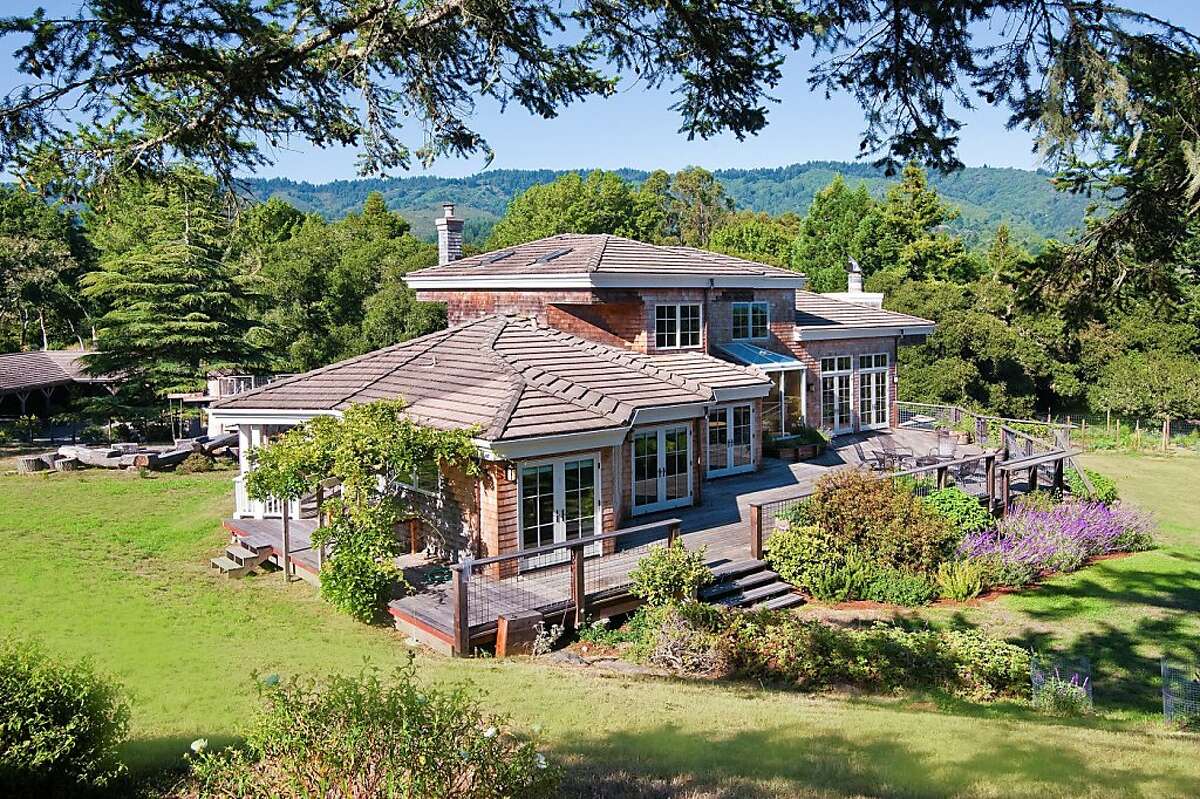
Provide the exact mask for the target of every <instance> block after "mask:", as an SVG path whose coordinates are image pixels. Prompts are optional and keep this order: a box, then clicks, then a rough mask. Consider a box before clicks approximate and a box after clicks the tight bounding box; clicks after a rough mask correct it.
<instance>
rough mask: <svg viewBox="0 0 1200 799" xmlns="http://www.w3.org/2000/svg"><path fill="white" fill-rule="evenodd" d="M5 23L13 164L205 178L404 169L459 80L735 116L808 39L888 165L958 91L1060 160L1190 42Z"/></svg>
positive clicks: (848, 17)
mask: <svg viewBox="0 0 1200 799" xmlns="http://www.w3.org/2000/svg"><path fill="white" fill-rule="evenodd" d="M997 30H999V31H1003V35H1004V41H1003V42H1002V43H1000V44H996V43H995V42H994V40H993V39H994V37H995V35H996V34H995V33H994V32H995V31H997ZM5 34H11V35H16V36H18V37H19V38H20V39H21V40H22V45H21V47H20V48H19V49H18V50H17V53H16V58H17V67H18V69H19V70H20V71H21V72H22V73H23V74H25V75H27V76H28V77H29V82H28V83H27V84H25V85H23V86H19V87H18V88H17V89H16V90H14V91H13V92H11V93H10V94H9V95H8V96H7V97H5V98H4V99H3V101H0V166H8V165H10V164H12V163H13V162H14V161H17V162H20V169H21V171H22V172H24V173H25V174H27V175H28V176H29V177H30V178H31V179H32V178H34V177H35V176H36V175H37V173H39V172H40V171H42V169H43V168H44V167H47V166H48V165H49V166H55V167H57V169H56V170H54V171H56V173H57V174H58V175H59V176H60V177H61V176H76V175H77V174H78V171H79V170H83V171H84V172H85V173H89V174H94V173H95V172H96V171H98V170H99V171H102V172H103V171H113V170H114V169H116V170H119V169H121V168H138V167H149V168H154V167H156V166H157V167H159V168H161V167H163V166H164V165H165V164H166V163H168V162H170V161H171V160H172V159H175V158H184V159H191V160H195V161H205V162H208V163H209V164H210V165H211V167H212V169H213V170H214V171H215V172H216V173H217V174H218V175H219V176H221V177H222V178H223V179H227V178H230V177H231V176H232V175H233V174H235V172H236V171H237V170H238V169H239V168H246V167H254V166H256V165H258V164H261V163H263V161H265V160H266V158H265V156H264V154H263V152H262V151H261V150H260V149H258V146H257V145H256V144H255V143H254V142H256V141H261V142H263V143H265V144H267V145H270V146H277V145H281V144H285V143H287V142H288V141H289V140H294V139H306V140H308V141H309V142H312V143H313V144H315V145H317V146H327V145H333V144H342V145H347V146H351V147H358V148H361V151H362V155H363V160H362V168H363V170H364V171H367V172H378V171H381V170H384V169H388V168H395V167H401V168H403V167H407V166H408V165H409V164H410V163H411V162H412V161H413V160H414V159H417V160H421V161H424V162H428V161H429V160H431V159H433V158H435V157H437V156H438V155H441V154H444V153H453V154H463V153H470V152H478V151H483V152H490V151H489V150H488V145H487V143H486V141H485V139H484V138H483V136H482V135H481V134H480V133H479V132H477V131H475V130H474V129H472V128H471V127H470V124H469V120H470V119H471V115H472V113H473V112H474V110H475V103H476V102H477V100H478V99H480V98H487V99H488V100H495V101H498V102H499V103H500V104H501V105H505V104H508V103H515V104H518V105H520V106H522V107H524V108H525V109H527V110H528V111H529V112H531V113H533V114H536V115H538V116H541V117H552V116H554V115H555V114H556V113H557V112H558V111H559V109H561V108H562V107H563V106H565V105H568V104H569V103H571V102H574V101H576V100H579V99H581V98H584V97H588V96H594V95H609V94H611V93H613V92H614V90H615V86H616V80H617V78H618V76H620V75H633V76H636V77H637V79H638V80H639V81H640V84H641V85H643V86H647V87H650V88H656V87H660V86H663V85H664V84H667V85H671V86H672V87H673V88H674V90H675V96H676V97H677V100H676V101H675V103H674V105H673V108H674V109H675V110H676V111H678V112H679V114H680V116H681V118H682V125H681V130H682V131H683V132H684V133H686V134H687V135H688V136H689V137H691V136H701V137H708V136H711V135H714V134H716V133H719V132H722V131H729V132H732V133H733V134H734V135H735V136H738V137H743V136H745V135H747V134H752V133H756V132H758V131H759V130H761V129H762V128H763V127H764V126H765V125H766V123H767V103H768V102H769V101H770V100H771V99H772V98H771V96H770V94H769V92H770V91H771V90H772V89H773V88H774V87H775V86H777V85H778V83H779V81H780V80H781V79H782V76H783V70H782V65H783V62H784V59H785V57H786V55H787V54H788V53H789V52H790V51H793V50H795V49H797V48H798V47H800V46H801V45H802V44H803V45H809V44H811V45H813V46H814V47H815V48H816V50H817V51H818V53H819V54H820V55H821V56H822V57H821V58H819V59H818V60H817V61H816V63H815V65H814V66H813V68H812V70H811V72H810V83H811V84H812V85H813V86H814V87H817V88H822V89H824V90H825V91H827V92H830V93H833V92H848V93H849V94H851V95H852V96H853V97H854V98H855V100H856V101H857V102H858V103H859V104H860V105H861V106H862V107H863V109H864V112H865V117H866V129H865V130H864V133H863V137H862V140H861V142H860V150H861V151H862V152H863V153H864V154H872V155H877V156H879V160H880V161H881V162H883V163H886V164H888V165H889V166H898V164H899V163H900V162H901V161H904V160H909V159H915V160H920V161H923V162H925V163H926V164H928V165H931V166H934V167H937V168H943V169H952V168H955V167H957V166H960V165H961V164H960V162H959V160H958V158H957V156H956V155H955V150H956V147H957V144H958V135H957V132H958V130H959V128H960V127H961V125H962V122H961V116H962V114H963V113H969V112H970V111H971V110H972V109H973V108H974V106H975V105H976V104H977V103H979V102H983V103H987V104H999V105H1003V106H1005V107H1007V108H1008V109H1009V110H1010V111H1011V113H1012V116H1011V119H1010V122H1011V124H1013V125H1014V126H1017V125H1020V126H1025V127H1029V128H1033V129H1034V130H1035V131H1037V132H1038V133H1039V135H1041V136H1042V137H1043V138H1044V140H1045V142H1046V150H1047V152H1048V153H1050V154H1051V156H1052V157H1055V158H1061V157H1067V156H1069V155H1070V154H1071V153H1074V152H1077V151H1079V150H1080V149H1082V148H1084V147H1086V145H1087V143H1088V142H1087V140H1086V138H1087V137H1086V136H1080V135H1079V134H1080V132H1081V131H1083V132H1086V131H1096V130H1103V129H1106V128H1112V127H1114V126H1115V125H1116V124H1117V123H1118V122H1120V121H1122V120H1129V119H1131V118H1134V117H1135V116H1136V108H1135V107H1134V104H1133V103H1131V102H1129V100H1130V97H1129V89H1128V86H1127V83H1126V82H1124V81H1122V80H1118V79H1117V78H1118V77H1119V76H1118V75H1117V74H1116V73H1115V71H1114V70H1113V68H1112V64H1113V63H1114V62H1115V61H1116V60H1117V59H1118V58H1120V57H1122V56H1123V55H1124V54H1126V53H1128V52H1129V51H1130V50H1131V49H1134V48H1136V47H1138V46H1145V47H1147V48H1156V49H1158V50H1161V51H1163V52H1168V53H1179V52H1190V53H1194V52H1195V50H1196V46H1197V39H1196V37H1195V36H1194V35H1192V34H1190V33H1189V32H1187V31H1185V30H1182V29H1180V28H1179V27H1178V26H1173V25H1171V24H1169V23H1167V22H1164V21H1162V20H1160V19H1157V18H1155V17H1153V16H1151V15H1149V14H1146V13H1143V12H1139V11H1135V10H1130V9H1126V8H1122V7H1120V6H1116V5H1113V4H1110V3H1097V2H1095V0H1030V1H1029V2H1017V1H1016V0H960V2H942V3H934V4H931V3H929V2H928V0H799V1H798V2H751V3H687V2H672V3H661V2H646V1H645V0H577V1H576V2H574V3H571V4H558V3H552V2H547V0H504V1H503V2H498V0H429V2H421V3H396V2H392V1H391V0H361V2H345V0H93V2H89V3H87V4H84V5H83V7H82V9H81V10H80V11H79V12H78V13H77V15H76V16H74V17H68V18H56V17H53V16H51V15H48V14H46V13H45V12H43V11H40V10H39V11H36V12H34V13H32V14H28V15H25V16H20V17H14V18H8V19H4V20H0V35H5ZM956 108H961V109H963V110H962V111H961V112H959V111H956V110H955V109H956ZM406 124H407V125H411V126H412V127H411V130H414V131H419V133H417V134H416V137H417V138H418V139H419V140H420V141H419V143H417V142H413V141H412V139H411V138H410V137H411V134H409V136H406V135H405V134H406V131H405V125H406ZM80 126H82V127H80ZM1191 173H1192V174H1193V175H1195V174H1200V166H1197V168H1195V169H1193V170H1191ZM85 177H86V175H85Z"/></svg>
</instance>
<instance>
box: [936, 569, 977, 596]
mask: <svg viewBox="0 0 1200 799" xmlns="http://www.w3.org/2000/svg"><path fill="white" fill-rule="evenodd" d="M984 577H985V570H984V566H983V564H981V563H980V562H979V561H974V560H948V561H946V562H945V563H943V564H942V565H941V566H938V572H937V584H938V589H939V590H940V591H941V593H942V596H944V597H946V598H947V599H953V600H954V601H955V602H965V601H966V600H968V599H974V598H975V597H977V596H979V595H980V594H982V593H983V589H984Z"/></svg>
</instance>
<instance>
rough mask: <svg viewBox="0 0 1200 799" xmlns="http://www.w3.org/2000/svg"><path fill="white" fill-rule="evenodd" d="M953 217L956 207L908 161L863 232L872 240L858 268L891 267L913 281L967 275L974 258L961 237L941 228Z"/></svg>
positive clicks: (973, 271) (869, 270) (973, 267)
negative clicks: (896, 182) (898, 180)
mask: <svg viewBox="0 0 1200 799" xmlns="http://www.w3.org/2000/svg"><path fill="white" fill-rule="evenodd" d="M956 218H958V211H957V210H956V209H954V208H952V207H950V206H949V205H947V204H946V203H945V202H943V201H942V198H941V197H940V196H939V195H938V193H937V191H936V190H934V189H933V188H931V187H930V186H929V182H928V180H927V178H926V176H925V171H924V170H923V169H921V168H920V167H918V166H916V165H915V164H908V165H907V166H905V167H904V173H903V174H902V175H901V177H900V182H899V183H898V184H896V185H895V186H893V187H892V188H890V189H888V192H887V196H886V197H885V199H884V201H883V202H882V203H880V204H879V206H878V208H877V209H876V212H875V213H874V214H872V215H871V217H870V221H869V223H868V224H869V230H868V231H866V232H864V233H863V235H864V236H865V237H866V238H867V239H868V240H869V241H870V242H871V245H870V247H868V248H867V249H866V250H865V251H864V253H863V255H864V259H863V263H862V266H863V271H864V272H866V273H867V274H871V273H872V272H877V271H879V270H882V269H894V270H897V271H899V272H900V273H901V274H903V275H906V276H908V277H910V278H915V279H918V280H920V279H923V278H941V279H946V280H958V281H964V282H965V281H967V280H970V279H972V278H973V277H974V276H975V274H976V272H977V269H976V265H975V263H974V261H973V260H972V259H971V257H970V256H969V254H968V253H967V250H966V248H965V247H964V246H963V242H962V239H960V238H958V237H957V236H955V235H953V234H951V233H950V232H949V230H947V228H946V225H947V224H949V223H950V222H951V221H953V220H954V219H956Z"/></svg>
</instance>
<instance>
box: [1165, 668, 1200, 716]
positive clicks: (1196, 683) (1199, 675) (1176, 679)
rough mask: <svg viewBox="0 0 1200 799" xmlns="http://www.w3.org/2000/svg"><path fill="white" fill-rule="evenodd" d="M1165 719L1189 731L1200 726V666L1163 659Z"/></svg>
mask: <svg viewBox="0 0 1200 799" xmlns="http://www.w3.org/2000/svg"><path fill="white" fill-rule="evenodd" d="M1162 696H1163V718H1165V719H1166V720H1167V721H1168V722H1170V723H1172V724H1177V725H1179V726H1182V727H1187V728H1189V729H1195V728H1196V727H1198V726H1200V665H1197V664H1196V663H1190V664H1182V663H1172V662H1170V661H1169V660H1167V659H1166V658H1163V659H1162Z"/></svg>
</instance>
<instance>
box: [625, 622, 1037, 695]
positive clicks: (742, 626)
mask: <svg viewBox="0 0 1200 799" xmlns="http://www.w3.org/2000/svg"><path fill="white" fill-rule="evenodd" d="M626 629H627V630H629V632H630V635H631V637H632V639H633V640H634V641H635V642H636V643H635V645H634V646H633V647H631V648H630V650H629V652H628V655H629V656H631V657H634V658H635V659H637V660H640V661H642V662H649V663H654V664H655V665H659V666H662V667H665V668H671V669H673V670H674V671H676V672H678V673H680V674H688V675H693V676H704V677H713V676H719V675H721V674H731V675H738V676H742V677H749V678H755V679H760V680H763V679H765V680H776V681H783V682H787V683H789V684H791V685H792V686H794V687H796V688H799V689H800V690H804V691H817V690H824V689H827V688H831V687H835V686H841V685H854V686H858V687H860V688H864V689H867V690H873V691H893V690H897V689H901V688H934V689H941V690H946V691H950V692H952V693H954V694H955V695H958V696H962V697H965V698H968V699H972V700H977V701H987V700H991V699H994V698H996V697H1000V696H1007V697H1016V696H1020V695H1021V694H1022V693H1023V692H1024V691H1025V690H1026V689H1027V686H1028V684H1029V683H1028V680H1029V654H1028V653H1027V652H1026V651H1025V650H1023V649H1021V648H1020V647H1016V646H1013V645H1011V644H1008V643H1005V642H1004V641H1001V640H999V639H996V638H991V637H989V636H986V635H984V634H983V633H980V632H976V631H973V630H968V631H955V630H950V631H944V632H939V631H935V630H913V631H910V630H905V629H902V628H899V627H896V626H893V625H887V624H878V625H875V626H874V627H870V628H868V629H865V630H863V629H843V628H839V627H833V626H830V625H827V624H823V623H821V622H818V621H812V620H807V619H802V618H800V617H797V616H795V615H794V614H791V613H788V612H786V611H773V610H762V611H739V610H731V609H728V608H716V607H711V606H707V605H702V604H699V603H695V602H692V603H682V604H678V605H674V606H664V607H656V608H651V607H648V606H647V607H644V608H642V609H641V610H639V611H638V613H637V614H635V615H634V616H633V617H632V618H631V619H630V621H629V623H628V624H627V625H626Z"/></svg>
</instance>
